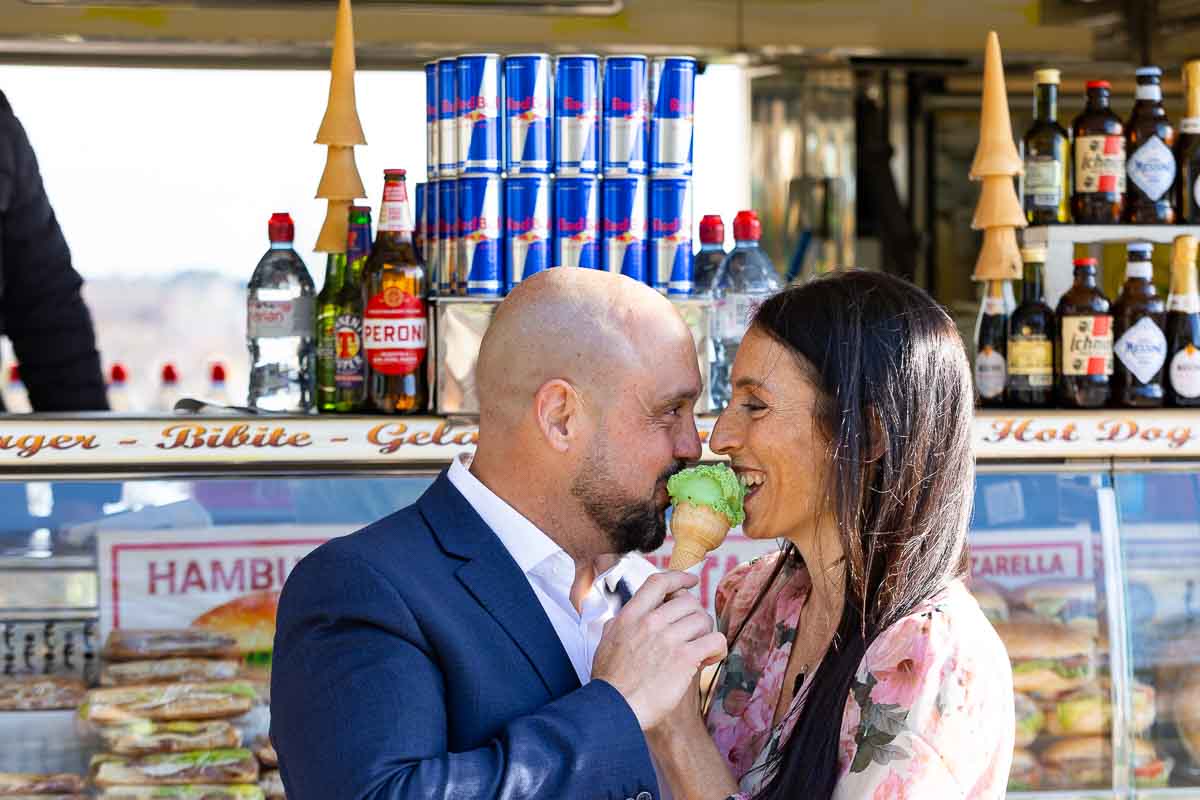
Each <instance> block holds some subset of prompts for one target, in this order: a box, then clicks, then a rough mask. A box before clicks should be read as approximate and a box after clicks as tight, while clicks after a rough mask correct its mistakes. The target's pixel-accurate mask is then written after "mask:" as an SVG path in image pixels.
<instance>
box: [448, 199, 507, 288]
mask: <svg viewBox="0 0 1200 800" xmlns="http://www.w3.org/2000/svg"><path fill="white" fill-rule="evenodd" d="M500 192H501V189H500V176H498V175H463V176H460V177H459V179H458V271H459V274H462V275H466V284H467V285H466V294H468V295H473V296H475V297H499V296H500V295H501V293H502V292H503V290H504V260H503V257H504V254H503V252H502V248H503V231H502V230H501V228H500V220H501V216H500V205H501V203H500Z"/></svg>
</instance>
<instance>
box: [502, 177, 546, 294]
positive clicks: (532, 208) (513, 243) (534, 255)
mask: <svg viewBox="0 0 1200 800" xmlns="http://www.w3.org/2000/svg"><path fill="white" fill-rule="evenodd" d="M504 216H505V232H504V263H505V266H506V267H507V278H506V280H505V284H506V285H505V292H506V293H507V292H509V291H512V287H514V286H516V285H517V284H518V283H520V282H521V281H523V280H525V279H526V278H528V277H529V276H530V275H533V274H534V273H535V272H541V271H542V270H544V269H548V268H549V267H550V266H551V261H550V178H549V177H548V176H546V175H522V176H519V177H516V178H507V179H506V180H505V181H504Z"/></svg>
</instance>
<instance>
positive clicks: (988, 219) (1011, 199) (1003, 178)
mask: <svg viewBox="0 0 1200 800" xmlns="http://www.w3.org/2000/svg"><path fill="white" fill-rule="evenodd" d="M1027 224H1028V223H1027V221H1026V219H1025V210H1024V209H1023V208H1021V200H1020V198H1018V197H1017V190H1016V188H1014V187H1013V179H1012V177H1011V176H1008V175H988V176H987V177H985V178H984V179H983V191H982V192H981V193H980V195H979V203H978V205H976V206H975V218H974V219H972V220H971V227H972V228H973V229H974V230H977V231H981V230H984V229H986V228H1000V227H1006V228H1024V227H1025V226H1026V225H1027Z"/></svg>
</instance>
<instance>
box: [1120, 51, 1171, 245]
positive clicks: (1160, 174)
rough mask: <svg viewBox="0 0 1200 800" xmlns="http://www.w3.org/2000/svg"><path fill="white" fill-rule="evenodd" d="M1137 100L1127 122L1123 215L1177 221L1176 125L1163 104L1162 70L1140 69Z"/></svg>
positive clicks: (1146, 221) (1150, 221) (1136, 220)
mask: <svg viewBox="0 0 1200 800" xmlns="http://www.w3.org/2000/svg"><path fill="white" fill-rule="evenodd" d="M1136 74H1137V100H1136V101H1135V102H1134V104H1133V113H1132V114H1130V116H1129V122H1128V123H1127V124H1126V125H1125V152H1126V153H1127V154H1128V159H1127V160H1126V162H1125V175H1126V178H1127V181H1126V184H1125V186H1126V194H1125V210H1124V211H1123V212H1122V216H1121V219H1122V221H1123V222H1128V223H1132V224H1136V225H1154V224H1160V225H1170V224H1172V223H1173V222H1175V195H1174V193H1173V192H1172V191H1171V189H1172V187H1174V185H1175V154H1174V153H1173V152H1172V151H1171V148H1173V147H1174V146H1175V127H1174V126H1173V125H1171V121H1170V120H1169V119H1167V112H1166V109H1164V108H1163V104H1162V86H1161V85H1159V84H1160V82H1161V80H1162V70H1161V69H1159V68H1158V67H1142V68H1140V69H1139V70H1137V73H1136Z"/></svg>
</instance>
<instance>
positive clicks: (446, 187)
mask: <svg viewBox="0 0 1200 800" xmlns="http://www.w3.org/2000/svg"><path fill="white" fill-rule="evenodd" d="M437 187H438V188H437V193H438V273H437V282H438V294H441V295H453V294H457V293H458V179H457V178H445V177H442V178H438V182H437Z"/></svg>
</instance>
